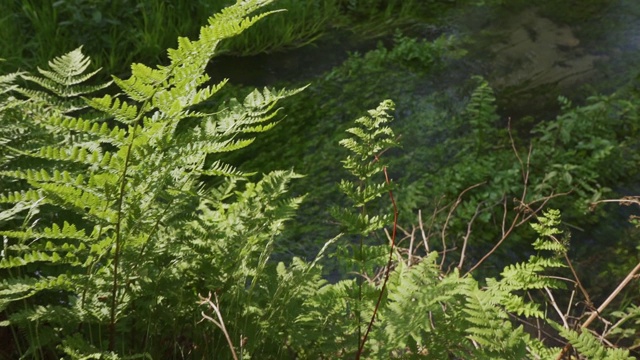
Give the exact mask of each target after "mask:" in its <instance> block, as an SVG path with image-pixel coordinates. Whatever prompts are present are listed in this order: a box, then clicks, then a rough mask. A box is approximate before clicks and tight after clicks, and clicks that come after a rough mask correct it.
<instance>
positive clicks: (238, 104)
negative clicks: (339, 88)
mask: <svg viewBox="0 0 640 360" xmlns="http://www.w3.org/2000/svg"><path fill="white" fill-rule="evenodd" d="M265 3H266V2H264V1H262V2H258V1H250V2H242V3H239V4H237V5H235V6H233V7H230V8H227V9H224V10H223V11H222V12H221V13H220V14H217V15H214V16H213V17H211V18H210V19H209V25H208V26H205V27H203V28H202V29H201V32H200V37H199V39H198V40H189V39H187V38H180V39H179V45H178V47H177V49H172V50H169V53H168V56H169V58H170V59H171V63H170V64H169V65H167V66H161V67H158V68H156V69H152V68H150V67H147V66H145V65H142V64H134V65H132V66H131V72H132V76H131V77H130V78H128V79H121V78H118V77H114V78H113V81H114V83H115V84H116V85H117V86H118V87H119V89H120V91H121V93H120V94H118V95H116V96H112V95H108V94H107V95H104V96H102V97H93V98H84V96H91V95H92V93H94V92H96V91H98V90H101V89H103V88H104V87H105V86H107V85H108V84H105V85H101V86H87V85H85V82H86V81H87V80H88V79H89V78H90V77H91V76H93V75H94V74H95V72H92V73H87V72H86V69H87V68H88V66H89V60H88V58H86V57H85V56H84V55H82V53H81V52H80V49H77V50H75V51H73V52H71V53H68V54H66V55H64V56H62V57H59V58H56V59H55V60H54V61H52V62H51V63H50V67H51V69H50V70H42V69H40V70H39V71H40V73H41V75H42V76H33V75H22V74H20V76H21V77H22V78H23V79H25V80H27V81H30V82H32V83H35V84H37V85H38V86H39V87H40V89H35V90H34V89H30V88H24V87H16V86H14V85H11V84H12V83H11V80H15V77H16V75H12V76H10V77H6V78H3V86H5V88H7V90H13V91H14V92H15V93H17V94H20V95H21V96H22V97H23V99H24V100H16V99H14V98H11V97H3V99H4V100H3V112H2V121H3V123H4V124H5V125H4V126H3V139H4V140H3V147H2V148H3V150H2V159H3V160H4V161H3V165H2V171H1V174H2V177H3V181H4V182H6V183H8V186H7V190H8V189H11V188H15V189H16V190H18V191H15V192H10V193H5V194H4V195H3V196H2V198H1V201H2V203H3V204H7V205H12V206H13V207H12V208H7V210H6V211H5V212H3V218H4V219H5V221H9V220H10V221H12V222H13V223H16V224H20V223H21V224H22V225H18V227H17V228H14V229H10V230H4V231H2V232H1V233H2V235H3V236H4V237H5V239H7V241H6V242H5V247H4V251H3V258H2V260H0V268H1V269H2V272H3V277H4V278H5V279H6V280H3V282H2V286H1V291H0V293H2V294H3V295H2V300H1V302H0V306H1V307H0V308H1V309H2V310H4V311H5V312H6V314H7V320H6V321H4V322H3V325H4V326H11V327H12V328H13V329H20V333H21V334H22V335H21V336H19V337H17V338H16V342H17V343H18V344H28V346H27V348H26V350H25V351H24V354H23V356H27V355H29V356H34V357H43V356H45V355H44V354H46V353H55V352H56V351H57V350H56V347H58V346H62V348H60V349H61V350H62V351H64V352H65V353H66V354H67V355H69V356H72V357H83V356H99V354H102V355H100V356H106V357H114V356H115V354H116V353H117V354H119V355H120V356H125V357H126V356H129V355H136V354H144V353H147V354H154V355H153V356H154V357H165V356H170V357H174V356H177V354H178V352H180V351H181V352H183V354H184V353H185V352H193V351H196V350H195V349H196V348H195V345H194V339H193V338H189V337H187V338H184V339H183V338H181V337H183V336H188V335H187V334H189V330H188V329H190V328H191V329H192V328H193V327H194V326H195V323H194V320H197V314H198V313H199V311H198V308H197V305H196V304H195V303H194V299H195V297H196V295H197V294H198V293H202V294H204V293H205V292H206V291H207V290H210V289H215V288H218V287H222V288H223V289H226V290H227V291H226V292H225V297H224V300H225V301H229V303H230V304H233V303H236V301H237V300H238V299H245V300H246V301H243V302H240V303H239V304H243V306H246V307H245V309H250V308H252V306H251V301H250V300H249V299H251V297H252V295H251V294H252V293H253V292H254V291H256V290H254V288H256V287H258V285H257V284H258V283H259V280H261V279H262V276H261V273H262V269H264V268H265V267H266V266H267V260H268V259H269V255H270V253H271V251H272V244H273V240H274V238H275V235H276V234H277V233H279V232H280V231H281V229H282V222H283V221H284V220H286V219H287V218H289V217H290V216H291V211H292V210H293V209H295V207H297V204H298V203H299V202H300V199H299V198H297V199H292V200H281V197H282V195H283V193H284V192H285V191H286V188H287V184H288V182H289V180H290V179H292V178H295V177H296V176H297V175H295V174H294V173H293V172H291V171H289V172H272V173H271V174H269V175H266V176H265V178H264V179H262V180H260V181H259V182H257V183H255V184H253V183H251V182H248V178H247V175H246V174H244V173H243V172H241V171H238V170H236V169H235V168H234V167H232V166H231V165H229V164H226V163H224V162H221V161H220V160H219V155H218V154H221V153H225V152H229V151H235V150H237V149H240V148H242V147H245V146H248V145H249V144H250V143H251V142H252V141H253V137H252V136H253V135H254V134H255V133H260V132H263V131H266V130H268V129H270V128H271V127H272V126H273V125H274V121H275V119H276V118H275V117H276V116H277V115H278V108H277V103H278V101H280V100H281V99H282V98H284V97H286V96H289V95H291V94H294V93H295V92H296V91H286V90H280V91H272V90H269V89H264V90H263V91H258V90H255V91H253V92H251V93H250V94H248V95H247V96H246V98H245V99H244V100H243V101H237V100H231V101H229V102H228V103H224V104H221V105H220V110H219V111H218V112H215V113H205V112H200V111H198V110H195V106H197V105H198V104H200V103H202V102H204V101H207V100H208V99H211V98H212V97H213V96H214V95H215V94H216V92H218V91H219V89H220V88H221V87H222V86H223V85H224V82H222V83H219V84H214V85H207V84H206V83H207V82H208V80H209V78H208V76H206V75H205V74H204V69H205V66H206V65H207V63H208V61H209V59H210V58H211V57H212V56H213V55H214V54H215V51H216V46H217V45H218V44H219V42H220V41H221V40H223V39H226V38H229V37H232V36H235V35H237V34H239V33H240V32H242V31H243V30H244V29H246V28H248V27H249V26H251V25H252V24H253V23H255V22H256V21H258V20H260V19H261V18H262V17H264V16H266V15H268V13H263V14H261V15H258V16H254V17H249V16H248V14H249V13H251V12H253V11H255V10H257V9H258V8H259V7H260V6H262V5H264V4H265ZM80 96H83V98H80ZM83 100H84V101H83ZM87 105H88V106H90V107H91V109H90V110H86V109H84V107H86V106H87ZM14 108H18V109H19V110H20V111H16V112H12V111H11V110H13V109H14ZM16 114H17V115H16ZM14 121H15V122H14ZM32 129H36V130H35V131H33V132H32V131H31V130H32ZM39 132H41V133H45V134H47V136H45V137H35V136H34V135H36V134H38V133H39ZM15 133H18V134H21V135H24V137H22V138H15V137H12V136H11V135H12V134H15ZM25 139H26V140H27V141H25ZM216 157H218V159H216ZM204 177H212V178H218V179H220V180H218V181H213V182H212V181H209V183H216V182H217V183H219V185H215V186H207V185H204V184H203V183H202V179H203V178H204ZM25 210H29V213H28V214H27V216H23V215H22V214H23V213H24V211H25ZM59 218H61V219H59ZM196 235H199V238H201V239H202V240H201V242H198V241H195V240H194V241H193V242H191V241H190V240H193V239H197V238H198V237H196ZM232 235H233V236H232ZM214 239H215V240H219V239H223V240H224V241H221V242H220V241H217V242H214V243H210V241H212V240H214ZM205 249H206V250H207V251H205ZM229 257H235V258H236V259H237V261H238V262H233V261H228V260H229V259H230V258H229ZM223 265H224V266H223ZM212 270H215V271H212ZM191 271H195V273H192V274H193V275H195V276H192V277H185V272H187V273H189V272H191ZM185 279H189V281H185ZM249 283H251V284H252V285H251V286H249V287H248V288H246V286H247V284H249ZM185 303H188V304H190V305H189V306H186V305H185ZM174 306H175V308H176V309H177V311H176V313H173V314H167V313H166V309H167V307H172V308H173V307H174ZM253 308H258V307H257V306H254V307H253ZM230 310H237V312H235V311H234V313H236V314H243V313H245V315H246V316H247V317H246V318H245V319H249V320H252V321H253V320H255V314H253V315H252V314H246V310H242V311H241V310H240V309H233V307H230ZM265 316H266V315H265ZM256 321H257V320H256ZM33 324H36V325H33ZM167 325H169V326H167ZM245 330H246V329H245ZM237 331H238V332H242V331H243V330H237ZM131 334H139V335H140V334H141V335H142V336H131ZM70 336H72V337H70ZM255 338H258V337H257V336H256V337H255ZM63 341H64V342H63ZM62 344H64V345H62ZM254 344H255V346H256V347H257V346H259V344H258V343H254ZM197 351H198V352H199V353H201V354H202V355H204V354H206V353H208V352H210V351H215V349H214V348H208V347H206V346H203V347H201V348H199V349H198V350H197ZM79 354H83V355H82V356H80V355H79Z"/></svg>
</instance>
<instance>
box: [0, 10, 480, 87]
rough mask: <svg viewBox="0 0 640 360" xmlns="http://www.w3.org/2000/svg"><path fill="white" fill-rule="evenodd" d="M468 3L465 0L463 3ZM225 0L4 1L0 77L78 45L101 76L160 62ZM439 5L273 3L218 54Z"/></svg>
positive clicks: (393, 24) (366, 32)
mask: <svg viewBox="0 0 640 360" xmlns="http://www.w3.org/2000/svg"><path fill="white" fill-rule="evenodd" d="M468 1H472V0H468ZM233 2H234V1H233V0H225V1H205V0H194V1H171V2H170V1H165V0H141V1H138V2H135V3H132V2H129V1H126V0H113V1H109V2H106V1H100V0H68V1H54V0H41V1H36V0H24V1H22V0H9V1H4V2H2V4H0V14H3V15H0V58H2V59H5V60H6V61H4V62H2V63H0V72H3V73H7V72H11V71H15V70H17V69H20V68H23V69H24V68H34V67H35V66H40V67H42V66H45V65H46V64H47V62H48V61H49V60H50V59H51V58H53V57H55V56H58V55H60V54H62V53H65V52H68V51H71V50H72V49H75V48H77V47H78V46H80V45H82V46H83V50H84V52H85V53H87V54H88V55H90V56H91V58H92V60H93V62H94V64H95V65H96V66H99V67H103V68H104V69H105V71H104V72H103V73H105V74H114V75H126V74H127V73H128V72H129V68H128V65H125V64H130V63H131V62H142V63H147V64H151V63H158V62H161V63H163V62H166V59H164V58H163V56H164V51H163V49H166V48H170V47H175V46H176V44H177V42H176V38H177V37H178V36H186V37H190V38H194V37H196V36H197V34H198V29H199V24H202V23H204V22H206V19H207V18H208V17H209V16H210V15H211V14H213V13H215V12H217V11H219V10H220V9H222V8H223V7H225V6H227V5H230V4H232V3H233ZM450 6H451V5H450V3H449V2H447V1H440V0H435V1H427V2H424V3H423V2H419V1H415V0H409V1H400V0H389V1H382V0H361V1H355V0H318V1H300V0H277V1H274V3H273V4H271V5H269V6H268V7H266V8H265V9H264V10H263V11H269V10H277V9H284V10H285V11H283V12H282V13H280V14H274V15H273V16H269V17H268V18H267V19H265V20H264V21H261V22H260V23H258V24H257V25H256V26H255V27H253V28H251V29H250V30H249V31H247V32H246V33H243V34H242V35H241V36H239V37H237V38H233V39H231V40H229V41H226V42H224V43H222V44H221V49H220V50H221V51H220V52H219V53H226V54H231V55H234V56H247V55H255V54H259V53H272V52H277V51H286V50H289V49H292V48H298V47H302V46H305V45H308V44H310V43H313V42H315V41H316V40H317V39H319V38H321V37H323V36H325V35H326V34H328V33H331V32H332V31H335V30H336V29H341V30H343V31H347V32H351V33H353V34H355V35H356V36H358V37H360V38H375V37H380V36H385V35H388V34H391V33H393V31H395V29H397V28H407V27H409V26H411V25H413V24H416V23H417V22H418V21H419V20H420V19H422V20H425V19H427V18H430V17H432V16H435V15H437V14H438V13H440V12H442V11H445V10H446V8H448V7H450Z"/></svg>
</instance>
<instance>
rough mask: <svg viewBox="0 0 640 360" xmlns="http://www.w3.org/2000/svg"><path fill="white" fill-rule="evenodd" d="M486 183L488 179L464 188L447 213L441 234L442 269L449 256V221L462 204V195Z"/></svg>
mask: <svg viewBox="0 0 640 360" xmlns="http://www.w3.org/2000/svg"><path fill="white" fill-rule="evenodd" d="M486 183H487V182H486V181H483V182H481V183H477V184H475V185H471V186H469V187H468V188H466V189H464V190H462V192H461V193H460V195H458V198H457V199H456V201H455V202H454V203H453V205H451V207H450V208H449V213H448V214H447V218H446V220H445V221H444V226H443V227H442V231H441V234H440V235H441V237H442V260H440V269H442V267H443V266H444V261H445V260H446V258H447V227H448V226H449V221H450V220H451V218H452V217H453V212H454V211H456V209H457V208H458V205H460V203H461V202H462V196H463V195H464V194H465V193H467V192H468V191H471V190H472V189H475V188H477V187H478V186H482V185H484V184H486Z"/></svg>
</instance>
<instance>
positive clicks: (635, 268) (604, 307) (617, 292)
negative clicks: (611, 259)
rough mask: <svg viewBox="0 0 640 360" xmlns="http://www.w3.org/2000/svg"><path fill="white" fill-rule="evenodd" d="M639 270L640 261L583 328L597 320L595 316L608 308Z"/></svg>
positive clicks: (592, 314)
mask: <svg viewBox="0 0 640 360" xmlns="http://www.w3.org/2000/svg"><path fill="white" fill-rule="evenodd" d="M639 271H640V263H638V265H636V267H634V268H633V270H631V271H630V272H629V274H628V275H627V277H625V278H624V280H622V282H621V283H620V284H619V285H618V287H617V288H616V289H615V290H613V292H612V293H611V295H609V297H608V298H607V299H606V300H605V301H604V302H603V303H602V305H600V307H598V309H597V310H596V311H594V312H592V313H591V316H589V318H588V319H587V320H586V321H585V322H584V323H583V324H582V326H581V328H582V329H586V328H588V327H589V325H591V323H592V322H593V320H595V318H596V317H598V316H599V315H600V314H601V313H602V311H604V309H606V307H607V306H609V304H610V303H611V301H613V299H614V298H615V297H616V296H618V294H620V292H621V291H622V289H624V288H625V286H627V284H629V282H630V281H631V280H632V279H633V278H634V277H635V276H636V274H637V273H638V272H639Z"/></svg>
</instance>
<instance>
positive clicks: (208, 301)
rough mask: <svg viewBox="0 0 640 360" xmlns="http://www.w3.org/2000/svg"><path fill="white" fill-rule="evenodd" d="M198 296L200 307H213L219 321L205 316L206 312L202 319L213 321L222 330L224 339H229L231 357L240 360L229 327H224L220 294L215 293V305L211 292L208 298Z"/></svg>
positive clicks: (203, 313)
mask: <svg viewBox="0 0 640 360" xmlns="http://www.w3.org/2000/svg"><path fill="white" fill-rule="evenodd" d="M198 296H199V297H200V305H203V304H207V305H209V307H211V308H212V309H213V311H214V312H215V313H216V316H217V317H218V320H217V321H216V319H214V318H212V317H211V316H208V315H207V314H205V312H204V311H203V312H202V318H203V319H206V320H209V321H211V322H212V323H214V324H215V325H216V326H217V327H218V328H220V330H222V333H223V334H224V337H225V338H226V339H227V344H229V349H230V350H231V356H233V360H238V355H237V354H236V348H235V347H234V346H233V341H231V336H229V332H228V331H227V327H226V326H225V325H224V319H223V318H222V313H221V312H220V302H219V301H218V294H216V293H213V296H214V297H215V300H216V301H215V303H214V302H213V301H212V300H211V292H209V296H208V297H206V298H205V297H204V296H201V295H198Z"/></svg>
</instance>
